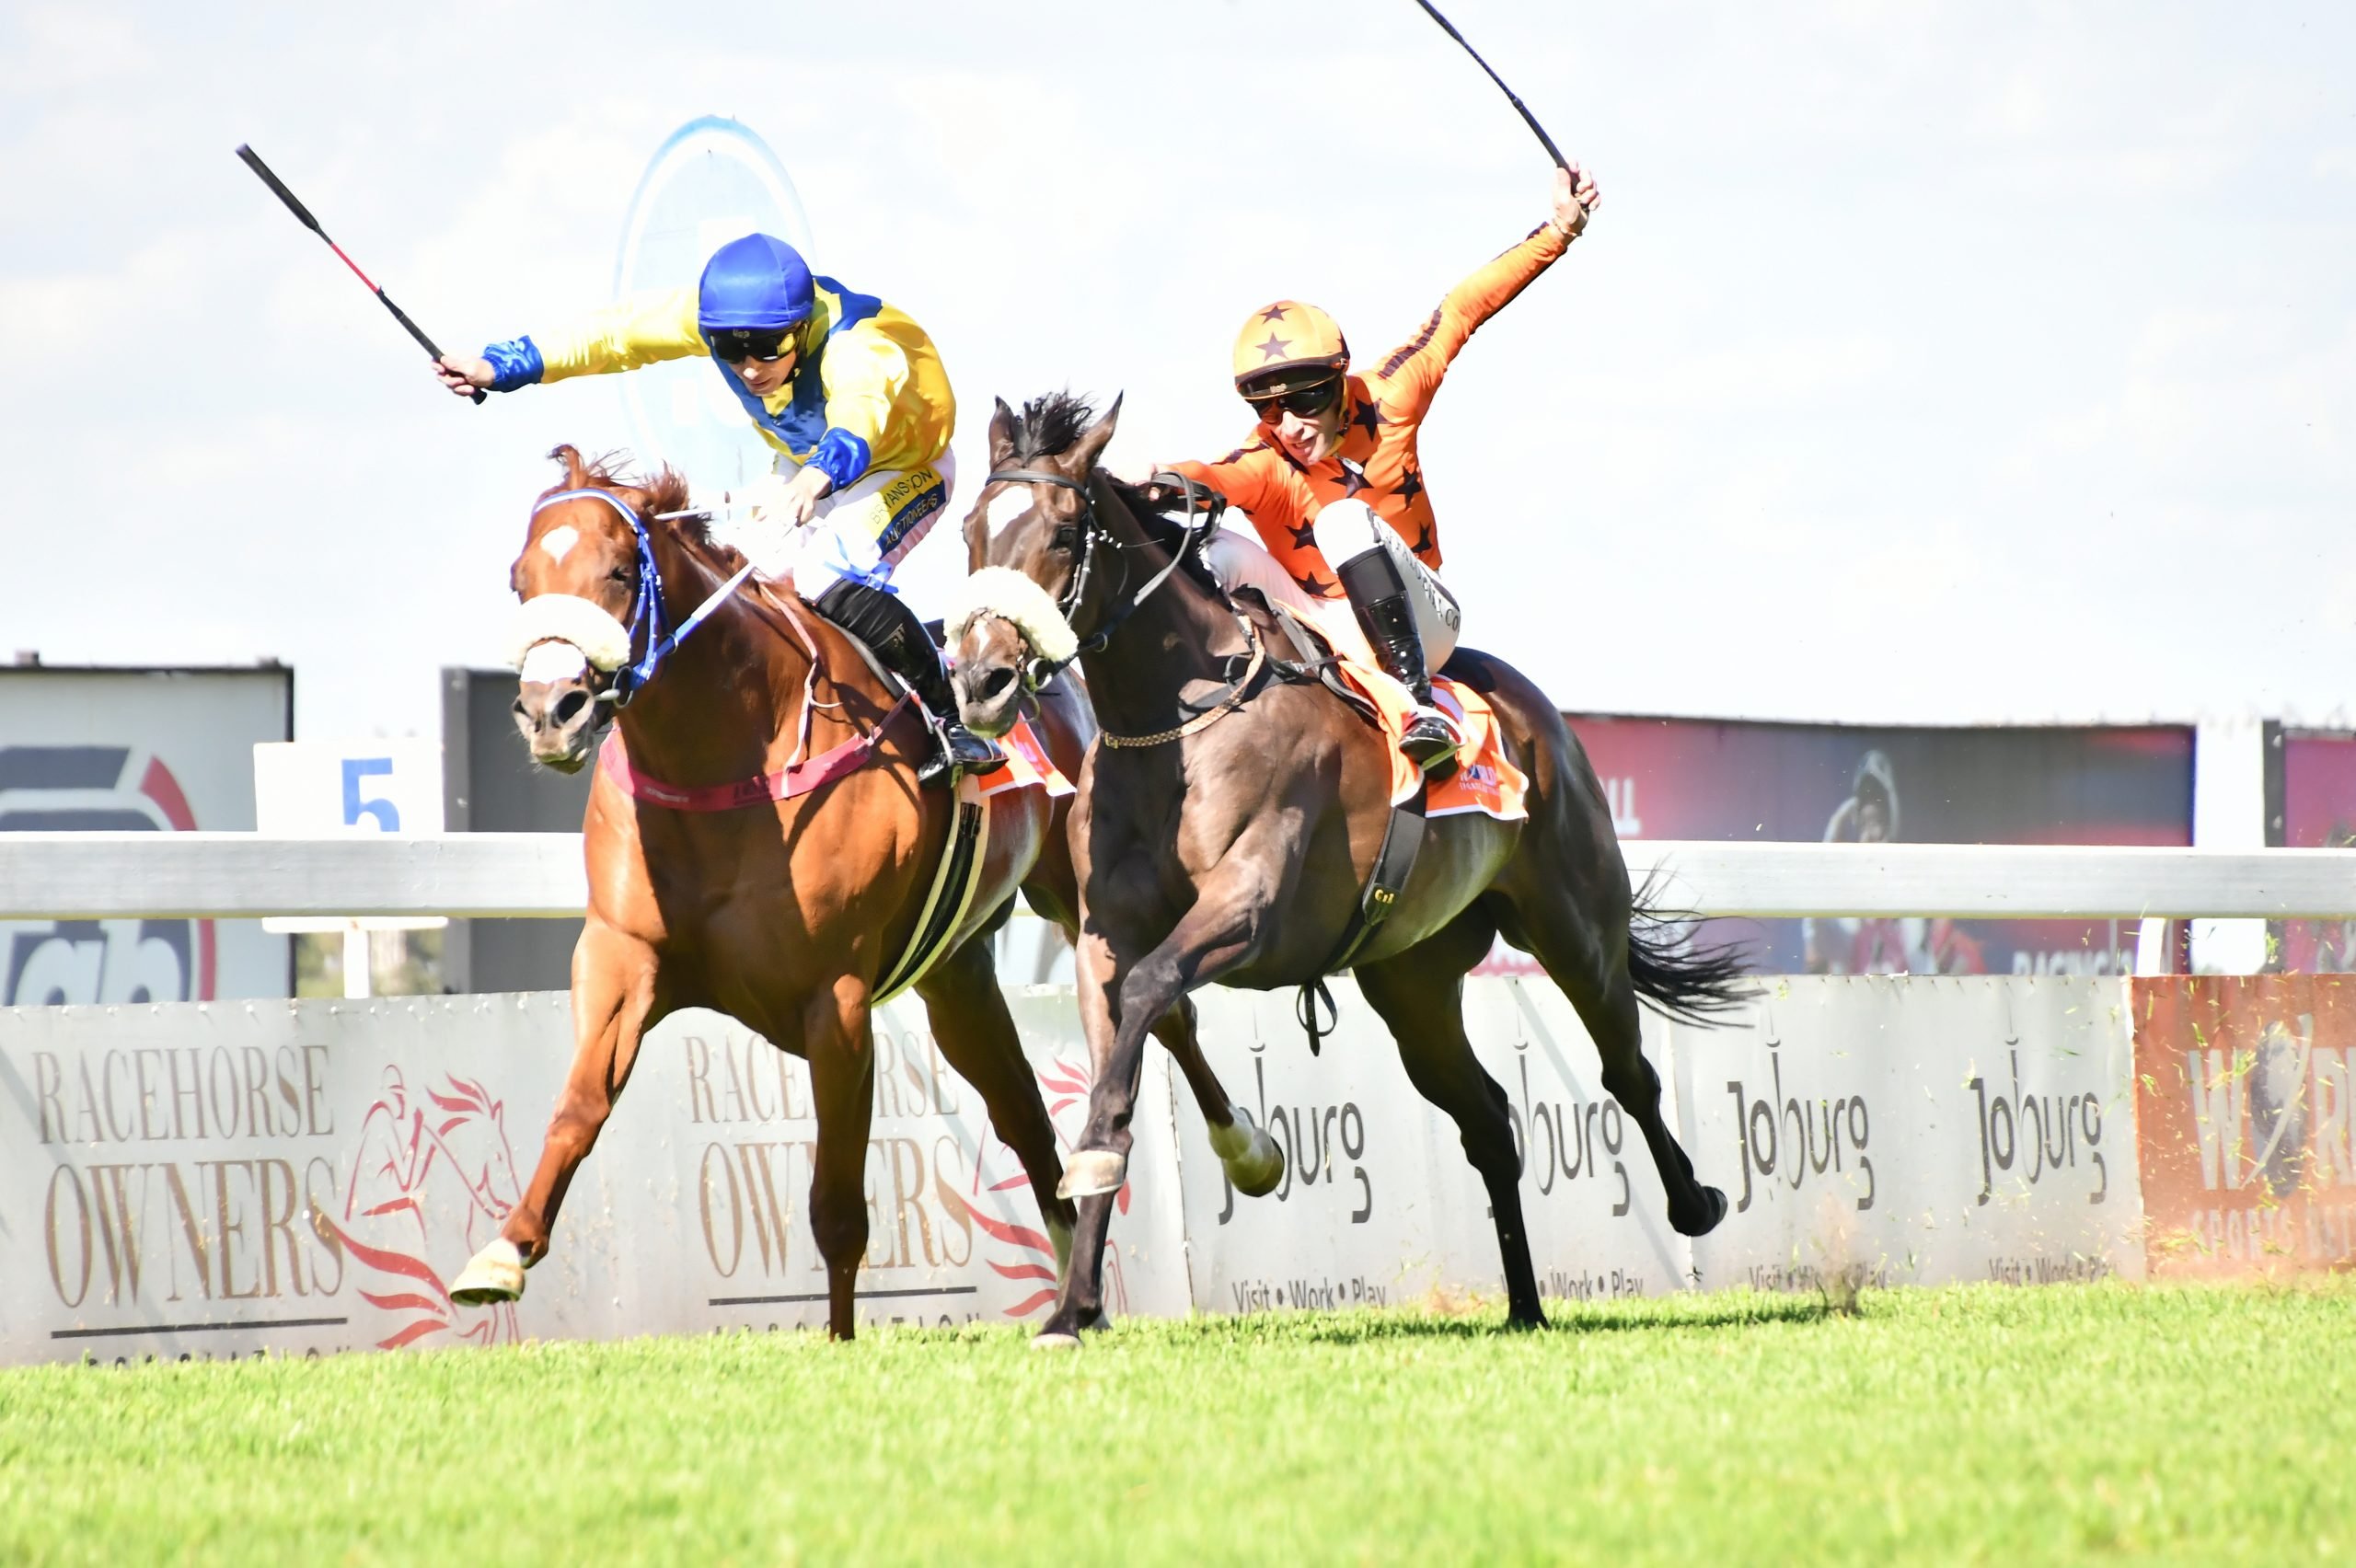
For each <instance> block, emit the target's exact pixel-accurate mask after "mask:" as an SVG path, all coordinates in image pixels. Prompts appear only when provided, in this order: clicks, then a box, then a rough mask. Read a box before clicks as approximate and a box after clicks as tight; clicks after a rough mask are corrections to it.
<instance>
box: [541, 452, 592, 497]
mask: <svg viewBox="0 0 2356 1568" xmlns="http://www.w3.org/2000/svg"><path fill="white" fill-rule="evenodd" d="M549 462H551V463H561V464H563V465H564V483H563V485H562V487H561V488H563V489H565V490H580V489H582V488H583V486H584V485H585V484H586V483H587V476H588V466H587V465H586V464H585V463H583V461H582V457H581V448H579V447H577V446H574V445H572V444H571V443H569V442H568V443H566V444H563V445H560V446H556V447H552V448H550V449H549Z"/></svg>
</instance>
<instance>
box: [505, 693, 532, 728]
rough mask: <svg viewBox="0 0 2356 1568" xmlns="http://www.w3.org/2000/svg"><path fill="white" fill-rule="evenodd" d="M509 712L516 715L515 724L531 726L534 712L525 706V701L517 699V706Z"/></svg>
mask: <svg viewBox="0 0 2356 1568" xmlns="http://www.w3.org/2000/svg"><path fill="white" fill-rule="evenodd" d="M509 711H510V712H512V713H514V715H515V722H517V723H518V724H529V723H530V722H531V721H532V710H531V709H528V708H526V707H525V706H524V699H523V698H520V697H519V698H516V699H515V706H514V708H513V709H509Z"/></svg>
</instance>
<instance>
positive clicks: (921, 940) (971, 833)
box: [873, 777, 990, 1005]
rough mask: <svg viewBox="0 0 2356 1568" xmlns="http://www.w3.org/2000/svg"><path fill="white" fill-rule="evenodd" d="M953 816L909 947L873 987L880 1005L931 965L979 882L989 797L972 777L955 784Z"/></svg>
mask: <svg viewBox="0 0 2356 1568" xmlns="http://www.w3.org/2000/svg"><path fill="white" fill-rule="evenodd" d="M955 810H956V813H957V814H956V816H955V818H954V819H953V821H952V822H951V823H950V825H949V842H948V843H946V844H944V845H942V846H941V864H940V866H939V868H938V869H937V870H935V871H934V872H933V878H932V888H931V891H930V892H929V893H928V894H926V895H925V901H924V910H923V913H921V914H919V915H918V917H917V928H916V934H915V935H914V936H912V937H910V938H909V939H908V951H906V952H904V953H902V954H901V955H900V961H899V962H898V963H895V964H894V965H893V966H892V968H891V971H890V972H889V973H888V974H885V975H884V977H883V981H882V983H881V984H879V985H878V986H876V987H875V995H874V997H873V1001H874V1003H875V1004H877V1005H880V1004H882V1003H883V1002H887V1001H890V1000H891V999H892V998H893V997H896V996H898V995H899V994H900V993H901V992H903V991H905V990H907V988H908V987H909V986H913V985H915V984H916V983H917V982H918V981H919V980H921V979H923V978H924V977H925V976H926V975H927V974H930V973H931V971H932V966H933V965H934V964H936V963H940V962H941V959H942V958H943V957H944V956H945V955H946V954H947V953H948V951H949V943H950V940H951V939H952V938H953V937H954V936H956V934H957V928H959V927H960V926H962V925H963V924H964V920H965V916H966V914H967V913H968V912H969V911H970V910H971V909H972V908H973V905H974V893H975V890H976V888H977V887H979V886H980V884H981V880H982V865H983V861H984V860H985V859H986V858H987V855H988V853H989V845H990V802H989V800H988V798H987V796H985V795H984V794H983V793H982V790H981V786H980V784H979V783H978V782H976V780H975V779H974V778H971V777H967V778H962V779H960V780H959V781H958V785H957V799H956V801H955Z"/></svg>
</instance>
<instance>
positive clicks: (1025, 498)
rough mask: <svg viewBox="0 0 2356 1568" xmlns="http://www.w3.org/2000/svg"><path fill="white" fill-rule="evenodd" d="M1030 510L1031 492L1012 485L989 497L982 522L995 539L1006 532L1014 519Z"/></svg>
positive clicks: (1023, 487)
mask: <svg viewBox="0 0 2356 1568" xmlns="http://www.w3.org/2000/svg"><path fill="white" fill-rule="evenodd" d="M1030 510H1031V491H1030V489H1029V487H1027V486H1024V485H1013V486H1011V487H1009V488H1008V489H1005V490H1000V491H999V492H998V494H996V495H994V496H992V497H990V509H989V511H987V513H983V514H982V522H983V523H984V524H985V525H987V527H988V528H989V531H990V537H991V538H993V539H995V538H997V537H998V536H999V535H1000V534H1003V533H1005V532H1006V530H1007V526H1008V525H1010V524H1011V523H1012V522H1013V521H1014V520H1015V519H1016V518H1018V517H1020V516H1022V514H1023V513H1026V512H1028V511H1030Z"/></svg>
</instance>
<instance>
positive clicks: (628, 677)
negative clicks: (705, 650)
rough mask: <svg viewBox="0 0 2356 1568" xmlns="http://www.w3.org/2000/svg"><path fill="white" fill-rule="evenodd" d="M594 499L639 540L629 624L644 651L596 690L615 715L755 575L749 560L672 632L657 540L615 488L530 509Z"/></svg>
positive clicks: (568, 494)
mask: <svg viewBox="0 0 2356 1568" xmlns="http://www.w3.org/2000/svg"><path fill="white" fill-rule="evenodd" d="M592 496H594V497H595V498H596V499H597V500H599V501H602V502H605V503H606V505H607V506H610V507H612V508H613V509H614V510H615V511H616V512H618V513H620V514H621V515H622V518H623V519H624V520H625V521H626V522H628V523H629V527H630V534H631V536H633V537H634V538H635V539H636V540H637V542H638V589H637V593H636V595H635V600H634V602H633V603H632V605H631V606H630V615H629V623H628V624H629V645H630V646H631V647H633V648H640V647H642V648H644V649H645V651H644V652H642V653H641V654H640V655H639V656H638V657H637V658H636V659H633V660H628V661H626V662H624V663H621V664H618V665H617V666H616V667H615V668H614V670H613V672H612V673H611V674H608V675H607V676H606V682H605V684H604V685H603V686H596V687H594V688H593V690H594V691H595V697H596V700H597V701H599V702H601V703H610V704H611V705H612V706H613V709H614V711H616V712H619V711H620V710H621V709H625V708H627V707H629V701H630V698H633V697H635V696H637V695H638V693H639V691H640V689H641V687H643V686H645V685H646V683H647V682H649V681H651V680H653V678H654V676H655V674H656V672H658V671H660V670H661V669H662V668H663V662H664V660H666V659H668V658H669V657H670V656H671V654H672V651H674V650H675V649H676V648H677V647H678V646H679V644H680V643H682V642H684V641H686V640H687V634H688V633H689V632H692V631H693V630H695V628H698V627H699V626H701V625H702V624H703V623H704V622H705V621H706V620H708V619H710V617H711V614H712V612H713V611H714V610H717V609H718V608H720V606H721V605H723V604H725V603H726V602H727V601H728V599H729V598H730V597H731V596H732V595H733V594H735V592H736V590H737V589H738V588H740V587H742V586H743V585H744V582H745V579H746V578H748V577H750V576H752V574H753V563H752V562H750V561H746V562H745V565H744V567H743V568H742V569H741V570H739V571H737V572H736V574H735V575H734V576H733V577H731V578H729V579H728V580H727V581H726V582H722V584H721V585H720V586H719V587H718V588H715V589H714V590H712V593H711V596H710V598H708V599H706V600H704V602H703V603H702V604H700V605H697V606H696V607H695V609H694V611H693V612H692V613H690V614H689V615H688V616H687V618H686V619H685V620H682V621H681V622H680V623H679V624H678V626H677V627H676V628H672V627H670V626H668V624H667V623H668V621H669V618H670V617H669V612H668V611H667V610H665V609H664V606H663V569H662V568H661V567H659V566H657V565H656V564H655V561H654V539H653V535H651V534H650V533H649V532H648V531H647V527H646V520H645V519H644V518H642V517H641V516H640V515H639V514H638V513H637V511H636V510H635V509H634V508H632V507H631V506H630V505H629V502H625V501H623V500H622V498H621V497H619V496H618V495H616V494H614V493H613V492H612V491H611V490H596V489H594V488H593V489H586V490H559V491H557V492H556V493H555V494H554V495H544V496H542V497H541V498H540V499H539V502H538V503H537V504H536V505H535V506H534V507H533V508H532V515H533V516H535V517H537V516H538V515H539V514H540V513H542V512H545V511H546V510H548V509H549V507H551V506H554V505H555V504H556V503H557V502H560V501H580V500H583V498H586V497H592Z"/></svg>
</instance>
